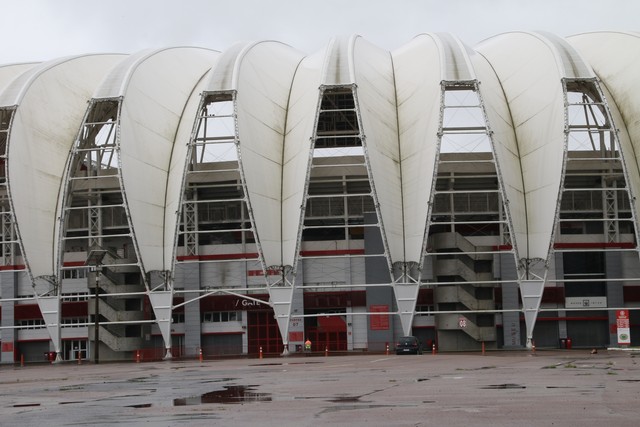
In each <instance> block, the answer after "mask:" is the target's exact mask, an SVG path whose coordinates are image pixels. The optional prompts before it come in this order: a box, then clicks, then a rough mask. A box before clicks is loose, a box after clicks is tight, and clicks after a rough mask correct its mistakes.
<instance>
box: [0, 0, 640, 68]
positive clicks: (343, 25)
mask: <svg viewBox="0 0 640 427" xmlns="http://www.w3.org/2000/svg"><path fill="white" fill-rule="evenodd" d="M638 16H640V1H638V0H607V1H603V0H534V1H531V0H320V1H311V0H224V1H222V0H109V1H104V0H0V36H1V40H2V46H1V47H0V64H9V63H15V62H23V61H44V60H49V59H54V58H57V57H60V56H65V55H75V54H82V53H97V52H122V53H131V52H135V51H138V50H141V49H145V48H152V47H163V46H186V45H189V46H201V47H207V48H211V49H216V50H221V51H222V50H225V49H226V48H227V47H229V46H230V45H231V44H233V43H234V42H237V41H250V40H263V39H272V40H278V41H281V42H284V43H287V44H289V45H291V46H293V47H295V48H297V49H299V50H301V51H303V52H306V53H314V52H316V51H318V50H320V49H321V48H322V47H324V46H325V45H326V44H327V43H328V42H329V40H330V39H331V37H334V36H342V35H348V34H360V35H362V36H363V37H365V38H366V39H367V40H369V41H370V42H372V43H374V44H376V45H378V46H380V47H382V48H385V49H389V50H393V49H396V48H398V47H400V46H402V45H403V44H405V43H407V42H409V41H410V40H411V39H412V38H413V37H414V36H415V35H417V34H420V33H423V32H443V31H444V32H450V33H452V34H454V35H456V36H458V37H459V38H460V39H462V41H463V42H465V43H467V44H468V45H470V46H473V45H475V44H477V43H478V42H480V41H481V40H483V39H485V38H487V37H491V36H493V35H497V34H500V33H503V32H507V31H516V30H524V31H528V30H545V31H550V32H553V33H556V34H558V35H560V36H567V35H571V34H577V33H581V32H587V31H599V30H619V31H640V24H639V23H638Z"/></svg>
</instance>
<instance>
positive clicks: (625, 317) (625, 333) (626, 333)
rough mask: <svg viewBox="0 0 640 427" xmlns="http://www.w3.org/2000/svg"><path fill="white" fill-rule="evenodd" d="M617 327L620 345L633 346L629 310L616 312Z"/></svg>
mask: <svg viewBox="0 0 640 427" xmlns="http://www.w3.org/2000/svg"><path fill="white" fill-rule="evenodd" d="M616 327H617V329H618V345H629V344H631V330H630V328H629V310H618V311H617V312H616Z"/></svg>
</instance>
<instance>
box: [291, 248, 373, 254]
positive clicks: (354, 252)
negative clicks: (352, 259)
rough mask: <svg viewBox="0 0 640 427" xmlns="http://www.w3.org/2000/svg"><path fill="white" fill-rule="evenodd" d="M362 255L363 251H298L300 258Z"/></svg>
mask: <svg viewBox="0 0 640 427" xmlns="http://www.w3.org/2000/svg"><path fill="white" fill-rule="evenodd" d="M337 255H364V249H338V250H329V251H300V256H337Z"/></svg>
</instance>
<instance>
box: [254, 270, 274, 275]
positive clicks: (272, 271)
mask: <svg viewBox="0 0 640 427" xmlns="http://www.w3.org/2000/svg"><path fill="white" fill-rule="evenodd" d="M279 274H280V272H279V271H278V270H267V276H278V275H279ZM262 275H263V273H262V270H248V271H247V276H262Z"/></svg>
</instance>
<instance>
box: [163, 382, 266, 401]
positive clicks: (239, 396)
mask: <svg viewBox="0 0 640 427" xmlns="http://www.w3.org/2000/svg"><path fill="white" fill-rule="evenodd" d="M252 389H253V387H252V386H242V385H230V386H225V387H224V389H223V390H217V391H212V392H210V393H204V394H202V395H200V396H190V397H184V398H181V399H173V406H190V405H203V404H207V403H224V404H237V403H248V402H271V400H272V399H271V394H269V393H256V392H254V391H252Z"/></svg>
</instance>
